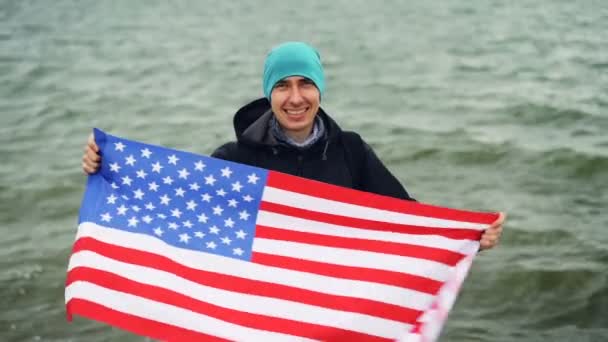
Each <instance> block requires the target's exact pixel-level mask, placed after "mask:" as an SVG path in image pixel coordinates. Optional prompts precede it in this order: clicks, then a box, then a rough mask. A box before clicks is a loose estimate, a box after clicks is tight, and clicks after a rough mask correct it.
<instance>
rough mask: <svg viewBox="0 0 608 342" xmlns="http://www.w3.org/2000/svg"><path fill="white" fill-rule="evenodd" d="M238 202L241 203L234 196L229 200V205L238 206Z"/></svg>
mask: <svg viewBox="0 0 608 342" xmlns="http://www.w3.org/2000/svg"><path fill="white" fill-rule="evenodd" d="M237 204H239V201H237V200H235V199H234V198H232V199H230V200H228V206H229V207H233V208H236V206H237Z"/></svg>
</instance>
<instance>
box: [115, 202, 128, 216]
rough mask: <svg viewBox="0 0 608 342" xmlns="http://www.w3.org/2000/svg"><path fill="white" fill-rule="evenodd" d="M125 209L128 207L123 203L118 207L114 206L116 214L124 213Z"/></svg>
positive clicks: (125, 212)
mask: <svg viewBox="0 0 608 342" xmlns="http://www.w3.org/2000/svg"><path fill="white" fill-rule="evenodd" d="M127 210H129V208H127V207H125V205H124V204H121V205H120V207H118V208H116V212H117V215H126V214H127Z"/></svg>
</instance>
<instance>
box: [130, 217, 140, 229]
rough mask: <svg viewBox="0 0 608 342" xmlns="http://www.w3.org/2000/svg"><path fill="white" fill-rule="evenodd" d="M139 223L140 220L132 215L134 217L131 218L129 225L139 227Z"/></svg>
mask: <svg viewBox="0 0 608 342" xmlns="http://www.w3.org/2000/svg"><path fill="white" fill-rule="evenodd" d="M138 223H139V220H138V219H137V217H135V216H132V217H131V218H130V219H129V224H128V226H129V227H137V224H138Z"/></svg>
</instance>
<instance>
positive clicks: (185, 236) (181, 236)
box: [179, 233, 190, 244]
mask: <svg viewBox="0 0 608 342" xmlns="http://www.w3.org/2000/svg"><path fill="white" fill-rule="evenodd" d="M188 241H190V235H188V234H186V233H183V234H179V242H183V243H185V244H188Z"/></svg>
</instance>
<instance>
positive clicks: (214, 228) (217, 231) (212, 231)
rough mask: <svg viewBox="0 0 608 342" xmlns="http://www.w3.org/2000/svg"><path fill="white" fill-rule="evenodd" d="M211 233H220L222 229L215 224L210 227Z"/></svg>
mask: <svg viewBox="0 0 608 342" xmlns="http://www.w3.org/2000/svg"><path fill="white" fill-rule="evenodd" d="M209 233H210V234H215V235H218V234H219V233H220V229H219V228H218V227H217V226H215V225H213V226H211V227H209Z"/></svg>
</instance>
